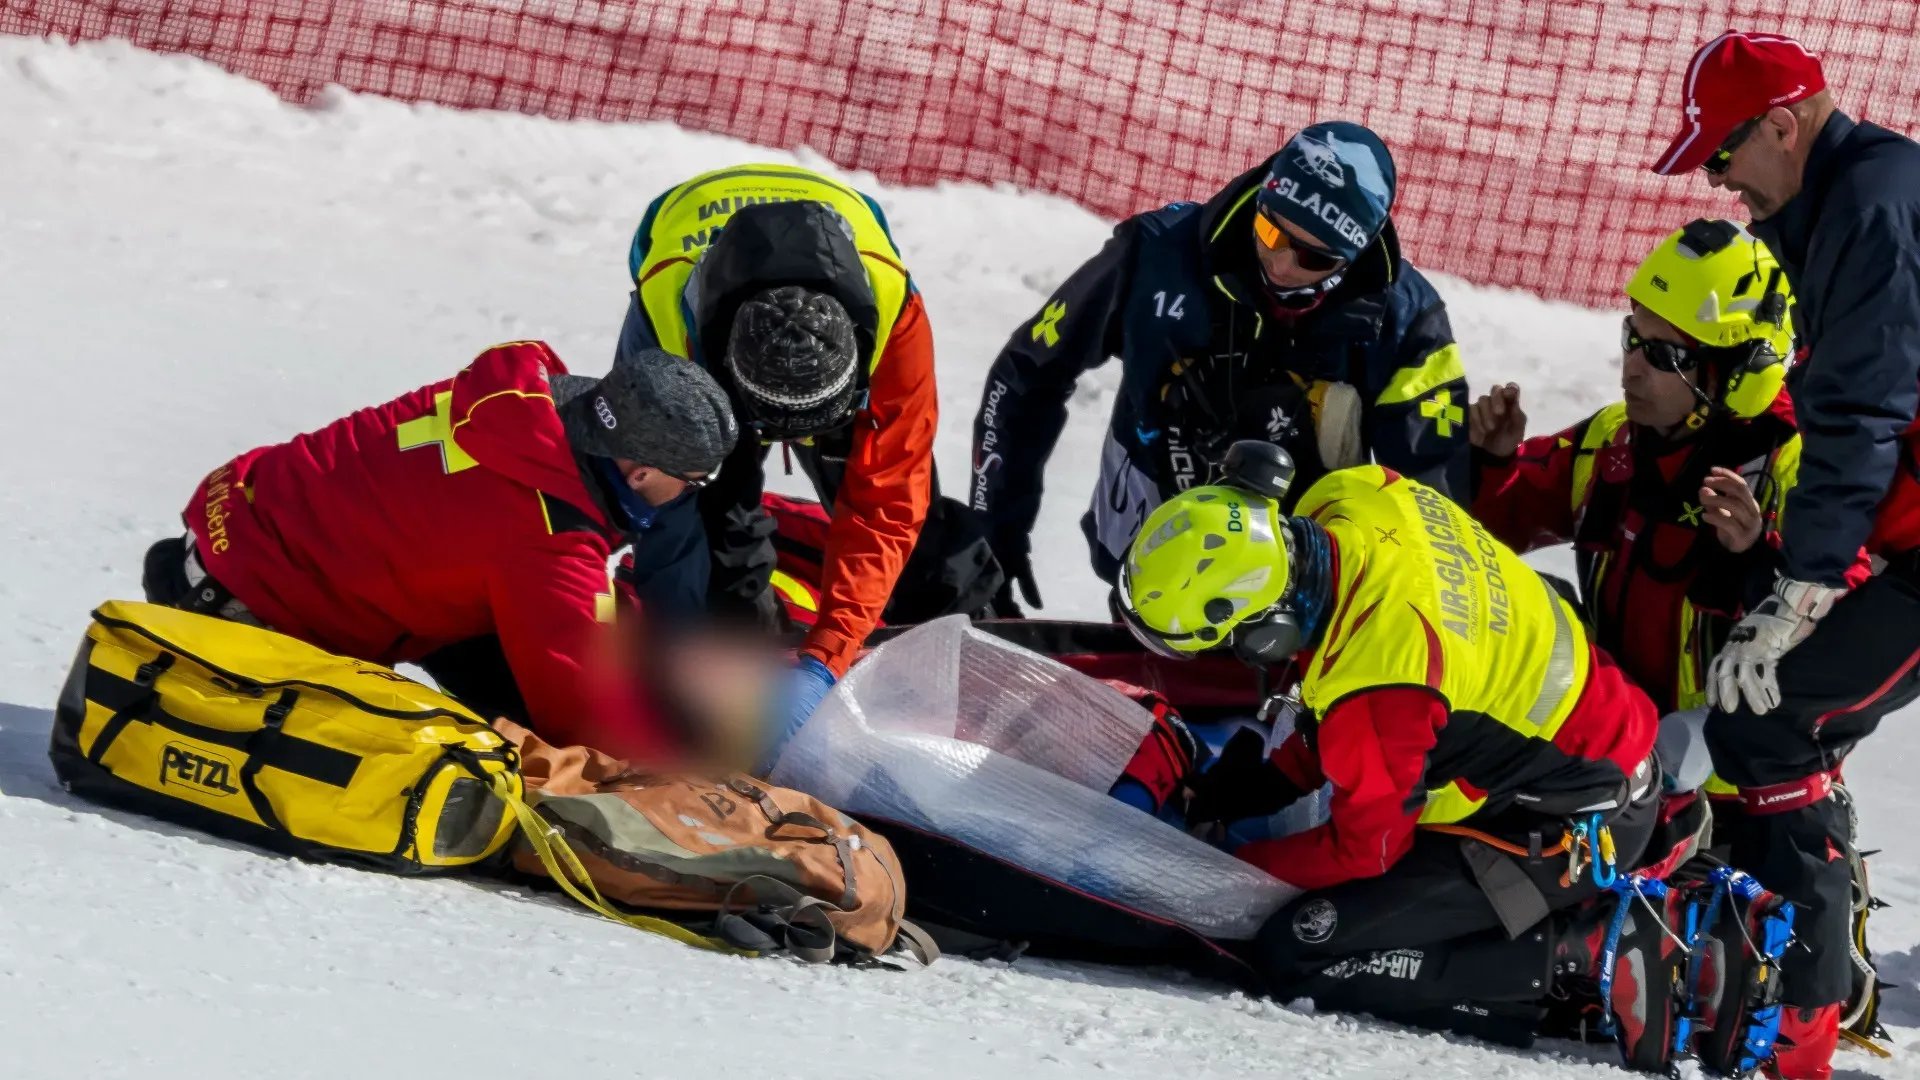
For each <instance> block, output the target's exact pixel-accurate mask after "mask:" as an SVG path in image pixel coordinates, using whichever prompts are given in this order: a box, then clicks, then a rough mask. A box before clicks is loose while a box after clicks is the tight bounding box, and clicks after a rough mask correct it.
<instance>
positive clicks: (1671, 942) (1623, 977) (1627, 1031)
mask: <svg viewBox="0 0 1920 1080" xmlns="http://www.w3.org/2000/svg"><path fill="white" fill-rule="evenodd" d="M1609 891H1610V892H1611V893H1612V894H1613V897H1614V902H1613V912H1612V917H1611V918H1610V919H1608V920H1607V922H1606V924H1605V926H1604V934H1603V937H1602V938H1601V943H1600V944H1601V948H1600V953H1599V961H1600V962H1599V967H1598V976H1599V992H1600V1002H1601V1006H1602V1011H1601V1014H1600V1031H1601V1033H1602V1034H1604V1035H1609V1036H1611V1037H1612V1038H1613V1040H1614V1041H1615V1042H1617V1043H1618V1044H1619V1045H1620V1056H1621V1059H1622V1060H1623V1061H1624V1062H1625V1063H1626V1066H1627V1068H1629V1069H1637V1070H1640V1071H1642V1072H1653V1073H1668V1072H1670V1071H1671V1070H1672V1066H1673V1062H1674V1060H1675V1059H1676V1058H1677V1057H1679V1056H1682V1055H1684V1054H1685V1053H1686V1046H1687V1042H1686V1034H1685V1032H1684V1031H1683V1030H1682V1027H1681V1025H1682V1023H1683V1021H1684V1019H1685V1018H1684V1015H1683V1012H1682V1010H1681V1008H1680V1002H1681V998H1682V992H1683V988H1684V987H1683V979H1684V977H1685V972H1686V967H1687V961H1688V959H1689V955H1688V945H1687V943H1686V941H1685V939H1684V937H1683V936H1682V933H1681V927H1682V926H1683V925H1684V924H1685V916H1686V911H1685V905H1684V897H1683V896H1682V895H1681V894H1680V893H1679V892H1678V891H1677V890H1674V889H1670V888H1668V887H1667V886H1666V884H1665V883H1663V882H1659V881H1652V880H1643V879H1640V878H1636V877H1623V878H1621V879H1619V880H1618V881H1617V882H1615V883H1614V884H1613V886H1612V887H1611V888H1610V890H1609Z"/></svg>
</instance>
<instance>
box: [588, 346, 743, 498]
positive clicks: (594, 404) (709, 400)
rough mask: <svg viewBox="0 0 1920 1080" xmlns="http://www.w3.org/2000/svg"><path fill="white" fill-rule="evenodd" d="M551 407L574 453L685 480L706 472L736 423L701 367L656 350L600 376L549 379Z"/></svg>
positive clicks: (732, 437)
mask: <svg viewBox="0 0 1920 1080" xmlns="http://www.w3.org/2000/svg"><path fill="white" fill-rule="evenodd" d="M550 381H551V384H552V386H553V402H554V405H555V406H556V407H557V408H558V409H559V412H560V423H561V424H562V426H564V427H565V428H566V432H567V441H568V442H569V443H570V444H572V446H573V448H574V449H575V450H578V451H580V452H581V453H583V454H593V455H596V456H598V457H607V458H622V459H625V460H628V461H633V462H638V463H639V464H641V465H651V466H653V467H654V468H656V469H663V470H665V471H667V472H669V473H673V474H676V475H680V476H688V475H691V474H694V473H711V472H713V471H714V470H715V469H718V468H719V467H720V463H721V462H722V461H724V460H725V459H726V456H727V455H728V454H729V453H731V452H732V450H733V444H734V442H735V441H736V440H737V439H738V438H739V437H740V426H739V424H738V423H737V422H736V421H735V420H734V418H733V407H732V406H731V405H729V404H728V403H727V394H726V391H724V390H722V389H720V384H719V383H717V382H714V381H713V376H711V375H709V374H707V372H706V369H705V368H702V367H701V366H700V365H698V364H696V363H693V362H692V361H690V360H682V359H681V358H679V357H677V356H674V355H673V354H672V353H669V352H665V351H663V350H660V349H641V350H639V351H637V352H634V353H632V354H630V355H626V356H621V357H619V358H618V359H616V360H614V362H613V370H611V371H609V372H607V374H606V377H605V378H601V379H593V378H587V377H585V376H581V375H555V376H553V377H552V379H551V380H550Z"/></svg>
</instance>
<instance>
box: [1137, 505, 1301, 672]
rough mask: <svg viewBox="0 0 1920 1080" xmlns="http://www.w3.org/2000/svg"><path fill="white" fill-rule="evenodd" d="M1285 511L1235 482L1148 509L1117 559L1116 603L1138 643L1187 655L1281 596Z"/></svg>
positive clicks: (1284, 574) (1225, 637) (1164, 652)
mask: <svg viewBox="0 0 1920 1080" xmlns="http://www.w3.org/2000/svg"><path fill="white" fill-rule="evenodd" d="M1288 565H1289V559H1288V557H1287V528H1286V518H1285V517H1284V516H1283V515H1282V514H1281V512H1280V503H1279V501H1278V500H1277V499H1274V498H1271V497H1268V496H1265V495H1260V494H1257V493H1254V492H1251V491H1246V490H1242V489H1240V488H1237V487H1225V486H1217V485H1209V486H1206V487H1197V488H1193V489H1191V490H1189V491H1183V492H1181V493H1180V494H1178V495H1175V496H1174V497H1173V498H1171V499H1169V500H1167V501H1166V502H1164V503H1162V504H1160V506H1159V508H1158V509H1156V510H1154V512H1153V513H1152V514H1151V515H1149V516H1148V517H1147V521H1146V524H1145V525H1143V526H1141V528H1140V534H1139V535H1138V536H1136V537H1135V538H1134V541H1133V547H1132V548H1131V549H1130V550H1129V551H1128V552H1127V559H1126V562H1125V563H1123V564H1122V565H1121V567H1120V582H1119V599H1120V604H1119V607H1120V610H1121V613H1122V614H1123V616H1124V617H1125V620H1126V623H1127V626H1128V628H1129V629H1131V630H1132V631H1133V633H1134V636H1135V637H1137V638H1139V639H1140V641H1141V643H1142V644H1144V645H1146V646H1147V647H1148V648H1149V649H1152V650H1153V651H1154V652H1156V653H1158V654H1160V655H1162V656H1171V657H1175V658H1185V657H1187V656H1191V655H1192V654H1194V653H1198V652H1202V651H1204V650H1206V649H1211V648H1213V647H1214V646H1216V645H1221V644H1225V643H1226V642H1227V640H1228V637H1229V636H1230V635H1231V634H1232V633H1233V631H1234V629H1235V628H1236V627H1238V626H1239V625H1240V624H1241V623H1243V622H1246V621H1247V620H1250V619H1254V618H1256V617H1259V616H1265V615H1267V614H1268V613H1269V612H1271V611H1272V610H1273V609H1274V608H1275V607H1276V606H1277V605H1278V604H1279V603H1280V601H1281V599H1282V598H1283V597H1284V596H1286V593H1287V585H1288V581H1287V577H1288Z"/></svg>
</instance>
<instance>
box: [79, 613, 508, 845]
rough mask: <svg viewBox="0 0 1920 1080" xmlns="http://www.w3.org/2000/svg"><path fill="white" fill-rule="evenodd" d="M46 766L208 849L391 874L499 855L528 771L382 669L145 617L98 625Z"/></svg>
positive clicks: (197, 623)
mask: <svg viewBox="0 0 1920 1080" xmlns="http://www.w3.org/2000/svg"><path fill="white" fill-rule="evenodd" d="M48 755H49V756H50V757H51V758H52V759H53V767H54V772H55V773H57V774H58V775H59V777H60V780H61V782H62V783H64V784H65V785H66V786H67V788H68V790H70V791H72V792H74V793H75V794H78V795H81V796H84V797H86V798H89V799H94V800H96V801H100V802H105V803H110V804H113V805H117V806H120V807H122V808H125V809H129V810H133V811H136V812H138V813H142V814H146V815H149V816H152V817H158V818H165V819H167V820H171V821H175V822H179V823H180V824H183V825H190V826H192V827H194V828H197V829H201V830H203V831H205V832H209V833H213V834H215V835H218V836H224V837H228V838H231V839H235V840H242V841H246V842H248V843H253V844H258V845H261V846H263V847H267V848H271V849H274V850H277V851H283V852H287V853H289V854H294V855H300V856H304V857H309V858H321V859H327V860H331V861H336V862H345V863H351V864H354V865H359V866H366V867H371V868H374V869H379V870H387V871H394V872H399V873H423V872H433V871H441V870H450V869H454V868H457V867H463V866H470V865H472V864H474V863H477V862H480V861H481V860H484V859H486V858H488V857H489V856H491V855H493V854H494V853H496V852H498V851H499V850H500V849H501V848H502V847H503V846H505V844H506V842H507V839H508V837H509V836H511V835H512V833H513V831H514V827H515V815H514V813H513V811H512V810H511V809H510V808H509V806H508V805H507V803H506V802H503V801H502V799H501V798H500V797H498V794H506V795H510V796H515V797H517V796H518V795H519V794H520V792H521V787H520V777H519V771H518V768H517V762H518V758H517V755H516V754H515V752H514V750H513V748H512V747H511V746H509V745H508V744H507V742H506V741H505V740H504V739H502V738H501V737H500V736H499V735H497V734H495V733H494V731H493V729H491V728H490V727H488V726H487V724H486V722H485V721H484V720H483V719H482V718H481V717H479V716H477V715H475V714H474V713H473V712H472V711H471V710H469V709H467V708H466V707H465V706H463V705H461V704H460V703H459V702H457V701H454V700H453V699H452V698H449V697H447V696H445V695H443V694H441V693H439V692H438V691H435V690H433V689H431V688H429V687H427V686H424V685H422V684H420V683H417V682H415V681H413V680H411V679H409V678H407V677H406V676H404V675H400V674H398V673H396V672H394V671H393V670H391V669H389V668H384V667H381V666H380V665H378V664H370V663H366V662H364V661H360V660H354V659H351V658H348V657H343V656H336V655H334V654H332V653H329V652H326V651H325V650H322V649H319V648H316V647H314V646H312V645H308V644H306V643H305V642H302V641H298V640H296V639H294V638H290V637H287V636H286V635H284V634H276V633H274V632H273V631H271V630H263V629H260V628H259V627H254V626H246V625H243V624H239V623H231V622H226V621H224V620H221V619H215V618H210V617H208V616H204V615H195V614H193V613H191V612H186V611H177V610H174V609H173V608H166V607H159V606H156V605H153V604H140V603H132V602H125V601H110V602H108V603H106V604H103V605H101V607H100V608H99V609H98V610H96V611H95V612H94V613H93V623H92V625H91V626H89V627H88V629H87V636H86V640H85V641H83V642H82V643H81V646H80V653H79V656H78V657H76V658H75V660H74V664H73V671H72V672H71V673H70V674H69V675H68V677H67V683H66V686H65V688H64V689H63V690H62V691H61V694H60V702H59V707H58V708H57V709H56V710H55V716H54V724H53V738H52V744H51V746H50V747H49V748H48Z"/></svg>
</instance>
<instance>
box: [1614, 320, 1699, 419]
mask: <svg viewBox="0 0 1920 1080" xmlns="http://www.w3.org/2000/svg"><path fill="white" fill-rule="evenodd" d="M1631 320H1632V324H1633V332H1634V333H1635V334H1638V335H1639V336H1640V337H1643V338H1645V339H1647V340H1648V341H1665V342H1668V343H1670V344H1674V345H1679V346H1682V347H1691V346H1693V345H1695V344H1697V343H1696V342H1695V341H1694V340H1693V339H1692V338H1689V337H1688V336H1687V335H1685V334H1683V333H1681V332H1680V330H1679V329H1678V328H1677V327H1675V326H1674V325H1673V324H1672V323H1670V322H1668V321H1667V320H1665V319H1663V318H1661V317H1660V316H1658V315H1655V314H1654V313H1653V312H1651V311H1648V310H1647V309H1646V308H1644V307H1641V306H1640V305H1639V304H1635V305H1633V315H1632V316H1631ZM1702 377H1704V376H1703V373H1702V372H1700V371H1699V370H1698V369H1697V368H1696V369H1695V370H1694V371H1689V372H1686V373H1684V374H1683V373H1681V372H1675V371H1661V370H1660V369H1659V368H1656V367H1654V366H1653V365H1652V364H1650V363H1648V362H1647V355H1646V351H1645V350H1644V349H1628V350H1627V351H1626V354H1625V355H1624V356H1622V357H1621V359H1620V389H1621V391H1622V392H1623V393H1624V394H1625V395H1626V399H1627V419H1629V420H1632V421H1633V422H1634V423H1636V424H1640V425H1643V426H1645V427H1650V428H1653V429H1654V430H1656V431H1660V432H1663V433H1667V432H1671V431H1673V430H1675V429H1677V428H1679V427H1680V426H1681V425H1682V424H1684V423H1686V420H1687V417H1688V416H1689V415H1691V414H1692V413H1693V410H1694V408H1695V406H1696V405H1697V404H1698V402H1697V400H1696V399H1695V398H1694V396H1693V390H1692V389H1691V388H1690V387H1689V384H1688V380H1689V379H1699V378H1702Z"/></svg>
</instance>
